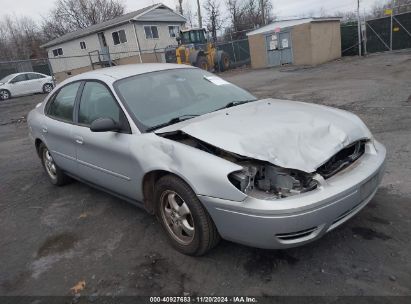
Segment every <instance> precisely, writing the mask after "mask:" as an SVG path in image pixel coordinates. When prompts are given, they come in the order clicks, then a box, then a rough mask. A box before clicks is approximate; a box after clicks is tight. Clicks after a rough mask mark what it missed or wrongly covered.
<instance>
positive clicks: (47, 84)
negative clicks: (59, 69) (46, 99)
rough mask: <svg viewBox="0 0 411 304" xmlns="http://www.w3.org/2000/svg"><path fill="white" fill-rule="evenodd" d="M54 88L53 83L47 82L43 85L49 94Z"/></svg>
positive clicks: (44, 90) (45, 91)
mask: <svg viewBox="0 0 411 304" xmlns="http://www.w3.org/2000/svg"><path fill="white" fill-rule="evenodd" d="M52 90H53V84H51V83H45V84H44V85H43V93H45V94H48V93H50V92H51V91H52Z"/></svg>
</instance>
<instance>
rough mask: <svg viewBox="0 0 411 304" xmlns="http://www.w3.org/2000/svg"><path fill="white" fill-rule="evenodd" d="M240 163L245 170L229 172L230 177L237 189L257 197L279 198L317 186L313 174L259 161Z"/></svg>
mask: <svg viewBox="0 0 411 304" xmlns="http://www.w3.org/2000/svg"><path fill="white" fill-rule="evenodd" d="M238 164H239V165H242V166H243V170H241V171H236V172H233V173H231V174H229V176H228V179H229V180H230V181H231V183H232V184H233V185H234V186H235V187H237V189H239V190H240V191H242V192H244V193H245V194H247V195H249V196H252V197H255V198H261V199H264V198H277V199H278V198H284V197H289V196H293V195H297V194H301V193H304V192H307V191H311V190H313V189H315V188H317V181H316V180H314V179H313V175H312V174H308V173H305V172H302V171H298V170H291V169H284V168H280V167H276V166H273V165H271V164H267V163H259V162H257V161H256V162H246V163H238Z"/></svg>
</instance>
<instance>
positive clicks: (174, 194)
mask: <svg viewBox="0 0 411 304" xmlns="http://www.w3.org/2000/svg"><path fill="white" fill-rule="evenodd" d="M154 192H155V193H154V196H155V202H156V210H155V211H156V215H157V218H158V220H159V221H160V223H161V226H162V227H163V229H164V231H165V232H166V234H167V236H168V240H169V241H170V243H171V245H172V246H173V247H174V248H175V249H176V250H178V251H179V252H181V253H183V254H186V255H191V256H200V255H203V254H205V253H206V252H207V251H209V250H210V249H212V248H213V247H215V246H216V245H217V244H218V242H219V241H220V235H219V234H218V231H217V228H216V227H215V225H214V222H213V220H212V219H211V217H210V215H209V214H208V213H207V211H206V210H205V209H204V207H203V206H202V204H201V202H200V201H199V199H198V198H197V195H196V194H195V193H194V191H193V190H192V189H191V188H190V186H189V185H187V184H186V183H185V182H184V181H182V180H181V179H179V178H178V177H176V176H173V175H165V176H163V177H162V178H160V179H159V180H158V181H157V183H156V185H155V189H154ZM171 202H173V203H171ZM174 203H176V204H177V205H178V208H173V206H174V207H175V204H174ZM173 209H174V210H176V211H173ZM172 214H174V216H173V215H172ZM183 214H185V215H183ZM182 215H183V216H182ZM178 222H180V224H178ZM178 227H181V228H180V229H179V228H178ZM188 228H190V229H188ZM179 231H181V234H180V233H179ZM186 231H189V233H187V232H186ZM190 234H191V235H190Z"/></svg>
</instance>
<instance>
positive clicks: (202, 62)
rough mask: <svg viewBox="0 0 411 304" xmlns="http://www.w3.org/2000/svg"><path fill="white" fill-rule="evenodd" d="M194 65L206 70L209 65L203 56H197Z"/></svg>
mask: <svg viewBox="0 0 411 304" xmlns="http://www.w3.org/2000/svg"><path fill="white" fill-rule="evenodd" d="M196 67H198V68H200V69H203V70H206V71H208V69H209V68H210V67H209V66H208V61H207V58H205V57H204V56H199V57H198V58H197V62H196Z"/></svg>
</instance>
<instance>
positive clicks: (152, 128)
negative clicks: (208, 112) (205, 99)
mask: <svg viewBox="0 0 411 304" xmlns="http://www.w3.org/2000/svg"><path fill="white" fill-rule="evenodd" d="M196 116H199V114H184V115H181V116H178V117H173V118H171V119H170V120H169V121H167V122H165V123H162V124H159V125H156V126H153V127H150V128H147V129H146V132H150V131H154V130H157V129H160V128H163V127H167V126H169V125H172V124H175V123H178V122H181V121H184V120H187V119H190V118H194V117H196Z"/></svg>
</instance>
